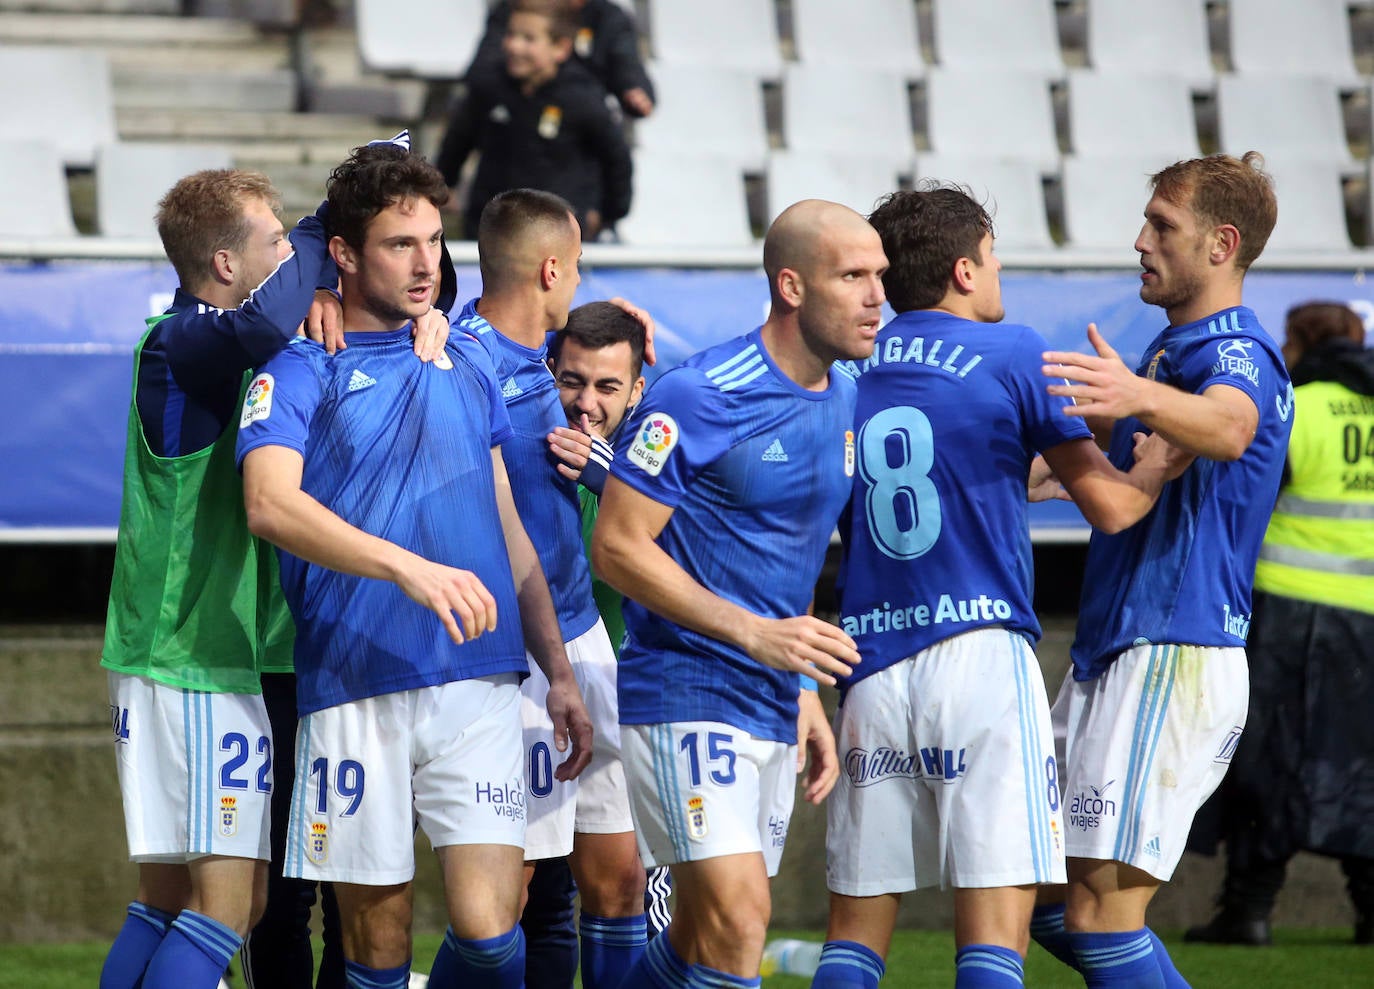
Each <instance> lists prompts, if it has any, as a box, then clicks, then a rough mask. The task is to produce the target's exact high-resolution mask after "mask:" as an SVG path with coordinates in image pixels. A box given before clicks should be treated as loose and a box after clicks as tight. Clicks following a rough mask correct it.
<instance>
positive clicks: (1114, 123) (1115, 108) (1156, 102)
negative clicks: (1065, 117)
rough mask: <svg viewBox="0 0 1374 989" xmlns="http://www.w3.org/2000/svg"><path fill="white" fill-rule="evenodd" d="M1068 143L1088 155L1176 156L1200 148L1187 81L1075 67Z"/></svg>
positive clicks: (1188, 155)
mask: <svg viewBox="0 0 1374 989" xmlns="http://www.w3.org/2000/svg"><path fill="white" fill-rule="evenodd" d="M1068 96H1069V107H1068V109H1069V143H1070V145H1072V147H1073V150H1074V151H1076V152H1077V153H1078V154H1083V155H1098V156H1101V155H1127V156H1131V155H1166V156H1168V155H1172V156H1173V157H1174V158H1176V159H1178V158H1196V157H1197V156H1198V155H1200V154H1201V153H1202V152H1201V149H1200V148H1199V146H1198V140H1197V124H1196V122H1195V120H1194V118H1193V97H1192V93H1191V91H1190V89H1189V86H1188V83H1187V82H1186V81H1185V80H1184V79H1182V78H1180V77H1175V76H1159V75H1143V74H1127V73H1125V72H1105V71H1101V70H1097V69H1073V70H1071V71H1070V72H1069V75H1068Z"/></svg>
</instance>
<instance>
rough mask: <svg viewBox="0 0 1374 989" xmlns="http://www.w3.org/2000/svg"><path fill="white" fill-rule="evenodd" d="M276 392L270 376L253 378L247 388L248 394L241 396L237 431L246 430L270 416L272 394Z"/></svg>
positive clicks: (259, 375)
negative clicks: (241, 411) (241, 407)
mask: <svg viewBox="0 0 1374 989" xmlns="http://www.w3.org/2000/svg"><path fill="white" fill-rule="evenodd" d="M276 390H277V382H276V379H274V378H273V377H272V375H270V374H257V375H254V376H253V383H252V384H251V385H249V386H248V394H246V395H244V396H243V417H242V418H240V419H239V429H247V428H248V427H249V426H251V425H253V423H255V422H258V421H259V420H262V419H266V418H267V417H268V416H270V415H271V414H272V393H273V392H274V391H276Z"/></svg>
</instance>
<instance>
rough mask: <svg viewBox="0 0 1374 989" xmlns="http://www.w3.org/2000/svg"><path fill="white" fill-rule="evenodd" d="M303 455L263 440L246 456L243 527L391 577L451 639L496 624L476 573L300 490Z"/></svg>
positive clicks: (309, 555)
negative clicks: (360, 524) (346, 516)
mask: <svg viewBox="0 0 1374 989" xmlns="http://www.w3.org/2000/svg"><path fill="white" fill-rule="evenodd" d="M302 466H303V461H302V459H301V455H300V454H299V453H297V452H296V451H295V450H292V449H289V448H288V447H284V446H260V447H257V448H256V449H253V450H250V451H249V452H248V453H247V455H246V456H245V457H244V459H243V501H244V507H245V508H246V509H247V512H248V528H249V529H250V530H252V532H253V533H254V535H257V536H261V537H262V538H264V539H266V540H268V541H269V542H272V543H274V544H276V545H277V546H280V547H281V548H282V549H284V550H286V551H287V552H288V553H291V554H293V555H294V556H298V557H300V558H301V559H303V560H308V561H310V562H311V563H314V564H317V565H318V566H322V567H328V568H329V569H330V570H338V571H340V572H342V573H349V574H353V575H355V576H358V577H371V578H374V579H376V580H389V581H391V582H393V583H394V584H396V585H397V586H398V587H400V588H401V590H403V591H404V592H405V593H406V595H407V596H408V597H409V598H410V599H411V600H412V601H414V602H415V603H417V604H420V605H423V606H424V607H426V608H428V609H429V610H431V611H433V612H434V613H435V614H436V615H438V616H439V620H440V621H441V622H443V623H444V628H446V629H447V630H448V634H449V638H451V639H452V640H453V641H454V642H463V641H465V640H466V639H474V638H476V637H477V636H479V635H481V634H482V633H483V632H486V631H491V630H492V629H494V628H496V600H495V599H494V598H493V597H492V596H491V594H490V593H489V592H488V591H487V589H486V587H485V586H483V584H482V582H481V580H479V579H478V578H477V575H476V574H474V573H472V572H470V571H468V570H459V569H457V568H456V567H446V566H444V565H442V564H439V563H433V562H431V561H429V560H426V559H425V558H424V557H422V556H417V555H416V554H414V553H412V552H410V551H409V550H407V549H402V548H401V547H400V546H397V545H396V544H395V543H391V542H388V541H387V540H385V539H379V538H378V537H376V536H373V535H370V534H369V533H366V532H363V531H362V530H361V529H358V528H356V527H354V526H352V525H349V524H348V523H347V522H345V521H344V520H343V519H341V518H339V516H337V515H335V514H334V513H333V512H331V511H330V510H329V509H328V508H326V507H324V505H322V504H320V503H319V502H318V501H316V500H315V499H314V498H312V497H310V495H308V494H306V493H305V492H304V491H302V490H301V470H302Z"/></svg>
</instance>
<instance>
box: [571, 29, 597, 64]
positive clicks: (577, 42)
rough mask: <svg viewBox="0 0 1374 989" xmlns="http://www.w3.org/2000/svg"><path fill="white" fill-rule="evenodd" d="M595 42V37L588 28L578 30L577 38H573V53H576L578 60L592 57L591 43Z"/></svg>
mask: <svg viewBox="0 0 1374 989" xmlns="http://www.w3.org/2000/svg"><path fill="white" fill-rule="evenodd" d="M594 41H596V35H595V34H593V33H592V29H591V28H589V27H584V28H579V29H578V31H577V37H575V38H573V51H575V52H577V57H578V58H591V57H592V43H593V42H594Z"/></svg>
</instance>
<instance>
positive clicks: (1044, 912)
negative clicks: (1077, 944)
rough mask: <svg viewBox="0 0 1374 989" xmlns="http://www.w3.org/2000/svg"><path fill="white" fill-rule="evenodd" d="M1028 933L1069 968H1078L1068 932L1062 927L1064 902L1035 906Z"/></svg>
mask: <svg viewBox="0 0 1374 989" xmlns="http://www.w3.org/2000/svg"><path fill="white" fill-rule="evenodd" d="M1030 935H1031V938H1032V940H1034V941H1035V943H1036V944H1038V945H1040V947H1042V948H1044V949H1045V950H1046V951H1048V952H1049V953H1050V954H1052V955H1054V957H1056V958H1058V959H1059V960H1060V961H1061V962H1063V963H1064V964H1065V965H1067V966H1069V968H1071V969H1074V970H1075V971H1077V970H1078V959H1077V958H1076V957H1075V956H1074V953H1073V948H1072V947H1071V946H1070V945H1069V932H1068V931H1066V930H1065V929H1064V904H1062V903H1049V904H1046V905H1045V906H1042V907H1036V908H1035V910H1034V911H1033V912H1032V913H1031V922H1030Z"/></svg>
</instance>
